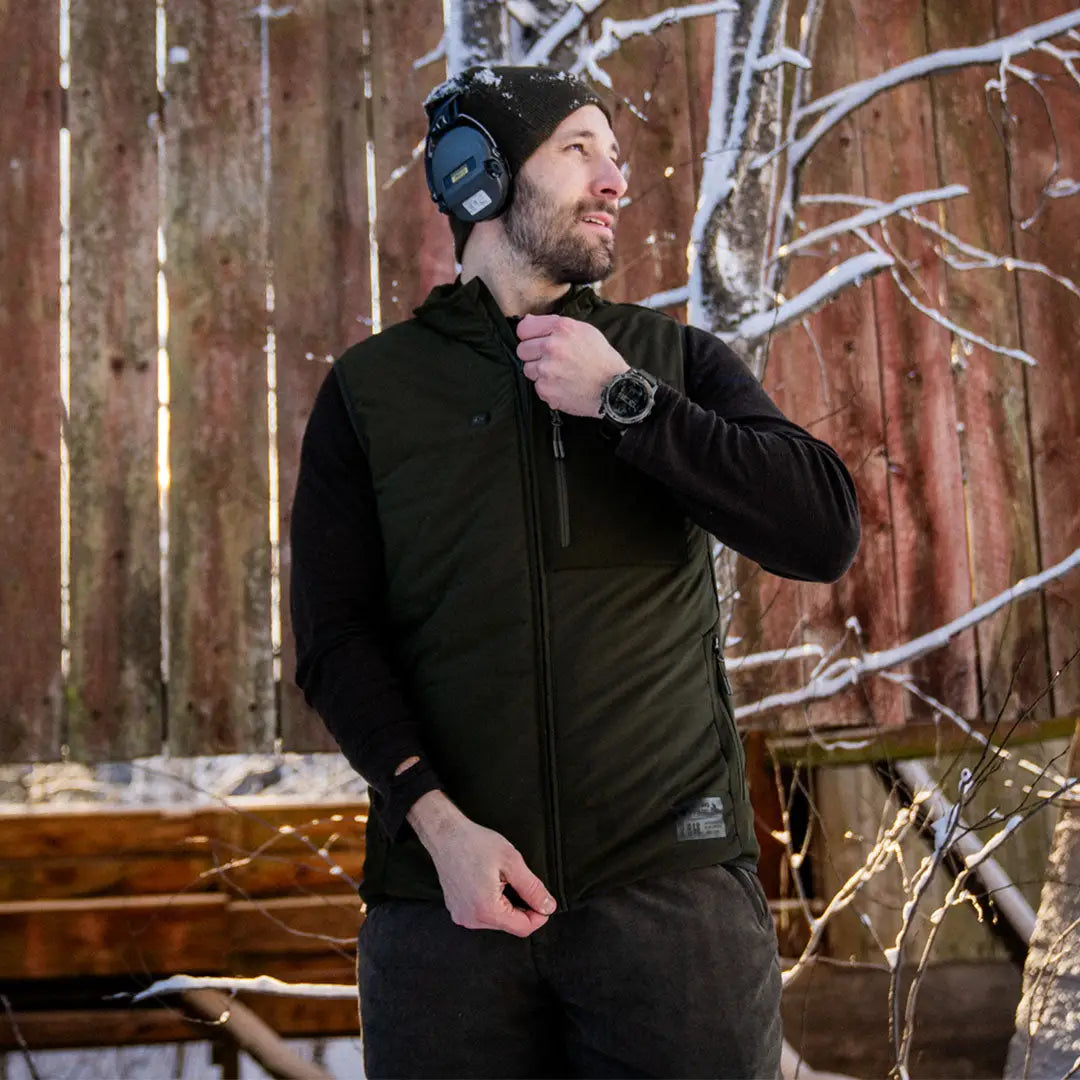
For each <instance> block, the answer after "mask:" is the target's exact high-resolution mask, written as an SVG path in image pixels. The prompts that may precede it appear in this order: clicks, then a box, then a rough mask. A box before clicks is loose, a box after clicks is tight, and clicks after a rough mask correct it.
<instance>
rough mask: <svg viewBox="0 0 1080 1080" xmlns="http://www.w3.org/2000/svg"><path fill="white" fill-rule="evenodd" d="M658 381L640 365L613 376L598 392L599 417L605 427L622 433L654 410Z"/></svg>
mask: <svg viewBox="0 0 1080 1080" xmlns="http://www.w3.org/2000/svg"><path fill="white" fill-rule="evenodd" d="M658 385H659V380H658V379H657V378H656V376H655V375H650V374H649V373H648V372H647V371H642V370H641V368H630V370H629V371H623V372H621V373H620V374H618V375H616V376H615V378H614V379H612V380H611V382H609V383H608V384H607V386H605V387H604V389H603V391H602V392H601V394H600V416H601V417H602V418H603V420H604V422H605V424H604V426H605V427H606V428H608V430H610V431H613V432H616V433H618V434H620V435H621V434H622V433H623V432H624V431H625V430H626V429H627V427H629V426H630V425H631V424H640V423H641V421H642V420H644V419H645V417H646V416H648V415H649V413H651V412H652V410H653V403H654V402H655V401H656V387H657V386H658Z"/></svg>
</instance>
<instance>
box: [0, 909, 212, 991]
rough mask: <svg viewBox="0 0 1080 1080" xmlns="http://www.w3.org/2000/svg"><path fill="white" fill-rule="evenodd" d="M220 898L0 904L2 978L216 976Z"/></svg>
mask: <svg viewBox="0 0 1080 1080" xmlns="http://www.w3.org/2000/svg"><path fill="white" fill-rule="evenodd" d="M227 905H228V898H227V897H226V896H223V895H221V894H210V895H198V896H169V897H161V896H149V897H145V896H144V897H132V898H124V899H118V898H104V899H96V900H38V901H35V902H32V903H3V904H0V978H2V979H46V978H55V977H64V976H72V975H128V974H141V973H158V972H173V971H192V972H197V971H221V970H223V967H224V964H225V962H226V957H227V952H228V948H227V941H228V914H227Z"/></svg>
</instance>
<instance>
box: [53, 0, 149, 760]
mask: <svg viewBox="0 0 1080 1080" xmlns="http://www.w3.org/2000/svg"><path fill="white" fill-rule="evenodd" d="M154 16H155V12H154V8H153V7H152V6H151V5H147V4H145V3H140V2H138V0H124V2H122V3H114V4H108V5H105V6H102V5H100V4H95V3H93V2H92V0H72V4H71V72H72V75H71V89H70V91H69V95H68V122H69V126H70V128H71V424H70V438H69V445H70V448H71V626H72V633H71V672H70V676H69V680H68V691H67V709H68V715H67V724H68V736H67V741H68V745H69V746H70V748H71V754H72V756H73V757H74V758H75V759H76V760H81V761H86V760H101V759H110V758H111V759H126V758H130V757H134V756H136V755H139V754H151V753H155V752H157V751H158V750H159V749H160V747H161V725H162V717H161V599H160V580H159V577H160V574H159V562H160V551H159V542H158V532H159V523H158V485H157V396H158V395H157V361H156V356H157V310H156V303H157V288H156V274H157V235H156V230H157V217H158V191H157V148H156V137H155V129H154V127H152V126H151V124H150V123H148V120H149V119H151V118H154V117H155V114H156V112H157V103H158V94H157V86H156V83H155V79H156V73H155V64H154V22H155V18H154Z"/></svg>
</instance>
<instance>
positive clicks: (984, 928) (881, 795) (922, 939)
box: [810, 762, 1008, 964]
mask: <svg viewBox="0 0 1080 1080" xmlns="http://www.w3.org/2000/svg"><path fill="white" fill-rule="evenodd" d="M926 764H927V766H928V767H930V766H931V765H932V764H933V763H932V762H927V763H926ZM813 792H814V795H813V798H814V809H815V812H816V820H815V829H814V833H813V839H812V841H811V848H810V860H811V865H812V867H813V876H814V895H815V896H818V897H821V898H823V899H828V898H829V897H831V896H834V895H835V894H836V892H837V890H838V889H839V888H840V887H841V885H843V884H844V882H846V881H847V880H848V879H849V878H850V877H851V875H852V874H854V873H855V872H856V871H857V870H859V868H860V867H862V866H863V865H864V863H865V861H866V857H867V853H868V852H869V851H870V849H871V848H872V847H873V845H874V843H875V842H876V841H877V839H878V835H879V831H880V830H882V829H884V828H886V827H888V825H889V824H891V822H892V821H893V819H894V818H895V816H896V813H897V811H898V810H899V808H900V804H899V802H898V801H897V799H896V798H895V797H894V796H892V795H890V794H889V793H887V792H886V791H885V788H884V786H883V785H882V783H881V780H880V779H879V778H878V777H877V776H876V775H875V774H874V771H873V769H871V767H870V766H869V765H850V766H841V767H839V768H835V769H821V770H818V772H817V774H816V775H815V777H814V783H813ZM946 794H948V791H946ZM1001 850H1002V851H1004V849H1001ZM928 852H929V848H928V847H927V845H926V842H925V841H924V840H923V839H922V838H921V837H920V836H919V835H918V834H917V833H916V832H914V831H912V832H911V833H910V834H909V835H908V837H907V838H906V839H905V840H904V841H902V842H901V844H900V845H899V851H898V860H900V859H902V861H903V871H901V868H900V865H899V861H897V862H892V863H891V864H890V865H889V866H888V868H887V869H886V870H884V871H883V872H882V873H880V874H878V875H877V876H875V877H874V879H873V880H872V881H871V882H870V883H869V884H868V885H866V886H864V887H863V889H862V890H861V891H860V892H859V894H858V896H857V897H856V899H855V900H854V901H853V903H852V904H851V906H850V907H848V908H847V909H846V910H844V911H841V912H839V913H838V914H837V915H836V916H835V917H834V918H833V919H832V920H831V921H830V922H829V926H828V930H827V931H826V948H825V952H826V955H828V956H831V957H833V958H835V959H837V960H854V961H858V962H860V963H869V964H884V963H885V958H884V955H883V951H882V950H883V949H884V948H885V947H886V946H891V945H893V944H895V942H896V935H897V931H898V930H899V928H900V921H901V914H902V912H903V908H904V903H905V901H906V900H907V898H908V895H907V889H906V888H905V879H910V877H911V875H913V874H914V872H915V871H916V870H917V869H918V867H919V864H920V863H921V862H922V860H923V858H924V857H925V856H926V855H927V854H928ZM951 880H952V878H951V875H949V874H948V872H947V871H945V870H940V871H939V872H938V873H937V874H936V875H935V877H934V879H933V880H932V881H931V882H930V885H929V886H928V887H927V890H926V893H925V895H924V898H923V900H922V903H921V904H920V906H919V908H918V910H917V911H916V912H915V914H914V915H913V917H912V923H911V929H910V931H909V934H908V937H907V942H906V945H905V950H906V952H905V957H904V959H905V962H911V963H914V962H915V960H916V958H917V957H918V956H920V955H921V953H922V950H923V947H924V946H925V944H926V941H927V934H928V932H929V930H930V921H929V920H930V915H931V913H932V912H933V911H934V910H935V908H937V907H939V906H940V905H941V903H942V901H943V900H944V898H945V893H946V891H947V889H948V885H949V883H950V882H951ZM1007 957H1008V952H1007V950H1006V949H1005V947H1004V945H1003V944H1002V943H1001V942H999V941H998V940H997V939H996V938H995V937H994V935H993V934H992V932H991V930H990V927H989V926H988V925H986V924H983V923H982V922H980V921H979V919H978V917H977V915H976V913H975V911H974V910H973V908H972V906H971V905H970V904H963V905H960V906H958V907H952V908H950V909H949V910H948V912H947V913H946V915H945V917H944V925H943V926H942V927H941V929H940V931H939V932H938V934H937V937H936V939H935V943H934V953H933V959H934V961H935V962H940V961H944V960H957V959H964V960H970V959H975V958H991V959H1006V958H1007Z"/></svg>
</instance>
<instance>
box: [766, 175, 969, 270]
mask: <svg viewBox="0 0 1080 1080" xmlns="http://www.w3.org/2000/svg"><path fill="white" fill-rule="evenodd" d="M967 194H968V189H967V188H966V187H964V185H963V184H950V185H949V186H948V187H943V188H934V189H932V190H930V191H913V192H911V193H910V194H907V195H901V196H900V198H899V199H893V201H892V202H889V203H885V202H878V201H877V200H873V203H874V205H873V206H870V207H869V208H868V209H866V210H863V211H862V212H860V213H858V214H852V215H851V217H846V218H841V219H840V220H839V221H832V222H830V223H829V224H828V225H823V226H822V227H821V228H820V229H814V230H813V231H812V232H808V233H805V234H804V235H802V236H800V237H799V239H798V240H793V241H792V242H791V243H790V244H781V246H780V247H779V248H778V249H777V252H776V255H775V256H773V258H774V259H783V258H786V257H787V256H789V255H794V254H795V253H796V252H799V251H803V250H805V249H806V248H808V247H812V246H813V245H814V244H819V243H821V241H822V240H827V239H829V238H830V237H832V236H838V235H839V234H840V233H845V232H853V231H854V230H855V229H860V228H865V227H866V226H867V225H873V224H875V223H876V222H878V221H882V220H884V219H885V218H888V217H892V216H893V215H894V214H898V213H900V211H902V210H907V209H910V208H911V207H913V206H923V205H925V204H926V203H929V202H938V201H939V200H942V199H955V198H957V197H958V196H960V195H967ZM805 201H808V202H809V201H812V200H809V199H808V200H805Z"/></svg>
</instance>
